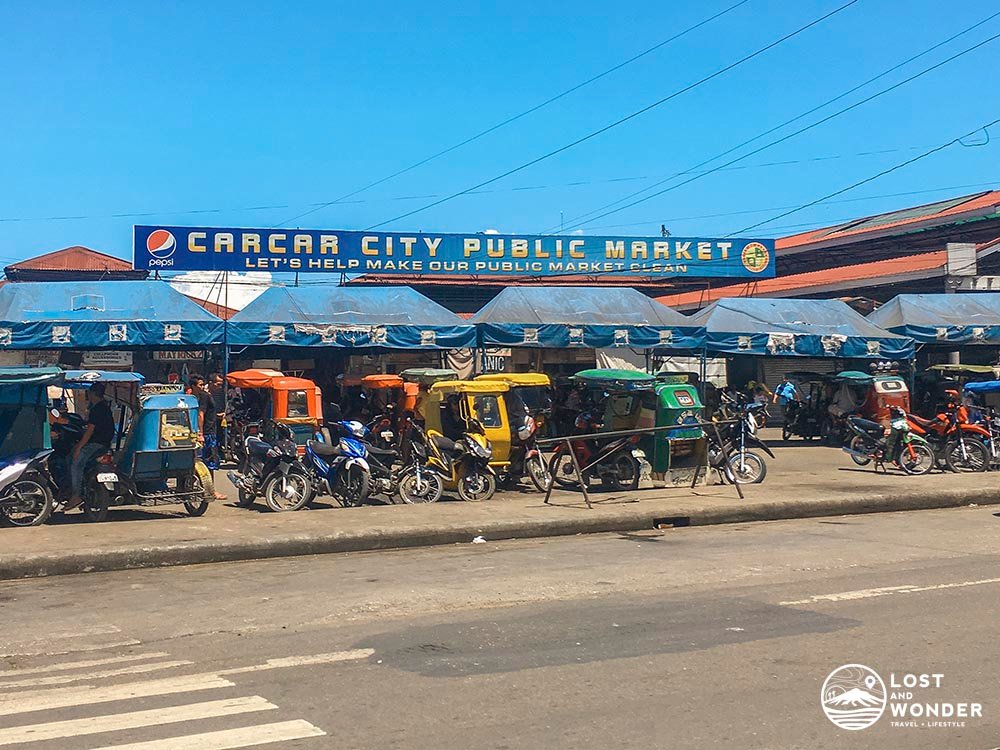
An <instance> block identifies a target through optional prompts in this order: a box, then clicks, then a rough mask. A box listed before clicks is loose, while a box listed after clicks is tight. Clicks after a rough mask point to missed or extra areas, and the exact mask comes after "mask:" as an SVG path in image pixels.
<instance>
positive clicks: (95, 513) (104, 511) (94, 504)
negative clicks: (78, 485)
mask: <svg viewBox="0 0 1000 750" xmlns="http://www.w3.org/2000/svg"><path fill="white" fill-rule="evenodd" d="M110 505H111V493H109V492H108V490H107V488H106V487H104V485H99V484H97V482H96V480H95V481H93V482H90V483H89V486H88V483H87V481H86V480H84V488H83V505H82V506H80V507H81V508H82V509H83V516H84V518H86V519H87V520H88V521H90V522H91V523H103V522H104V521H107V520H108V508H109V507H110Z"/></svg>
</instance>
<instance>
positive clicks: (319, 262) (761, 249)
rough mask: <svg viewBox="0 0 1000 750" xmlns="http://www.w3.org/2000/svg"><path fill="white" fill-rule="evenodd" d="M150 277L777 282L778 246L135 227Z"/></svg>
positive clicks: (138, 263)
mask: <svg viewBox="0 0 1000 750" xmlns="http://www.w3.org/2000/svg"><path fill="white" fill-rule="evenodd" d="M133 253H134V255H133V265H134V266H135V267H136V268H145V269H149V270H151V271H242V272H246V271H270V272H271V273H282V272H289V273H300V272H317V273H349V274H406V275H441V274H449V275H450V274H458V275H471V276H563V275H602V274H613V273H621V274H625V275H642V276H654V277H661V278H673V277H678V276H690V277H728V278H743V279H746V278H770V277H772V276H774V240H761V239H737V238H727V239H706V238H701V237H582V236H575V235H572V236H561V237H557V236H551V235H546V236H537V235H513V234H424V233H411V234H407V233H405V232H357V231H339V230H299V229H235V228H231V227H230V228H219V227H160V226H136V227H135V228H134V231H133Z"/></svg>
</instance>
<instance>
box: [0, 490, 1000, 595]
mask: <svg viewBox="0 0 1000 750" xmlns="http://www.w3.org/2000/svg"><path fill="white" fill-rule="evenodd" d="M984 495H985V493H984V492H983V491H982V490H946V491H937V492H935V493H934V494H926V495H914V494H906V495H902V494H871V495H865V496H844V497H834V498H821V499H816V500H794V501H781V502H773V503H768V502H752V503H741V502H738V501H734V502H732V503H727V504H713V505H711V506H707V507H706V506H705V505H697V506H693V505H685V504H678V505H677V506H676V507H671V510H670V515H665V514H664V510H663V509H662V507H661V508H659V509H656V510H654V509H648V510H643V509H642V508H641V507H639V508H638V509H636V504H630V505H629V506H626V507H628V508H629V510H627V511H626V510H621V509H617V508H616V509H609V508H607V507H605V508H598V509H595V510H593V511H588V510H585V509H582V508H581V509H579V510H578V512H577V513H576V514H575V515H573V516H572V517H568V518H567V517H566V516H562V517H559V518H551V519H546V518H525V519H512V520H499V521H498V520H489V521H481V522H468V523H454V522H452V523H449V524H448V525H447V526H446V527H442V526H433V525H423V526H409V527H406V526H403V527H398V526H397V527H373V528H369V529H365V530H364V531H363V532H360V533H357V532H339V533H337V532H334V533H321V532H318V533H315V534H295V535H285V536H273V537H260V538H254V539H241V540H236V541H204V542H201V541H194V542H182V543H177V544H161V545H152V546H142V545H136V546H134V547H127V548H123V547H118V548H110V549H83V550H69V551H66V552H59V553H40V554H37V555H35V554H28V555H10V556H3V555H2V554H0V580H12V579H18V578H38V577H44V576H55V575H73V574H79V573H94V572H102V571H111V570H131V569H136V568H158V567H166V566H173V565H197V564H203V563H217V562H234V561H239V560H261V559H268V558H275V557H296V556H300V555H320V554H330V553H337V552H362V551H371V550H382V549H400V548H408V547H431V546H436V545H445V544H458V543H467V542H470V541H471V540H472V539H473V538H474V537H476V536H483V537H485V538H486V539H488V540H489V541H499V540H503V539H528V538H538V537H555V536H571V535H576V534H596V533H602V532H628V531H642V530H647V529H652V528H656V527H660V528H663V527H671V526H709V525H714V524H730V523H747V522H752V521H778V520H788V519H795V518H815V517H822V516H844V515H857V514H862V513H889V512H898V511H906V510H929V509H933V508H953V507H960V506H965V505H973V504H978V505H993V504H997V503H1000V497H993V496H986V497H988V498H989V499H984ZM641 503H642V501H641V500H640V501H639V502H638V505H640V506H641Z"/></svg>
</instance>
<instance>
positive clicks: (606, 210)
mask: <svg viewBox="0 0 1000 750" xmlns="http://www.w3.org/2000/svg"><path fill="white" fill-rule="evenodd" d="M997 16H1000V12H997V13H994V14H993V15H991V16H989V17H988V18H984V19H983V20H981V21H977V22H976V23H975V24H973V25H972V26H969V27H968V28H966V29H963V30H962V31H960V32H958V33H957V34H954V35H953V36H951V37H949V38H948V39H945V40H944V41H942V42H938V43H937V44H935V45H933V46H931V47H928V48H927V49H925V50H923V51H922V52H919V53H917V54H916V55H913V56H912V57H909V58H907V59H906V60H903V61H902V62H900V63H898V64H896V65H893V66H892V67H891V68H888V69H886V70H884V71H882V72H881V73H879V74H878V75H875V76H873V77H871V78H869V79H868V80H866V81H864V82H862V83H859V84H858V85H857V86H854V87H852V88H850V89H848V90H847V91H844V92H843V93H840V94H838V95H837V96H835V97H833V98H831V99H827V100H826V101H824V102H823V103H822V104H819V105H818V106H815V107H813V108H812V109H808V110H806V111H805V112H802V113H800V114H798V115H796V116H795V117H792V118H790V119H788V120H785V121H784V122H782V123H781V124H779V125H776V126H774V127H773V128H769V129H768V130H765V131H764V132H762V133H758V134H757V135H755V136H753V137H752V138H749V139H747V140H745V141H743V142H742V143H738V144H737V145H735V146H733V147H732V148H728V149H726V150H725V151H722V152H721V153H718V154H715V155H714V156H712V157H710V158H708V159H705V160H704V161H701V162H699V163H698V164H695V165H694V166H693V167H689V168H688V169H685V170H684V171H682V172H677V173H675V174H673V175H671V176H670V177H667V178H666V179H663V180H661V181H660V182H658V183H654V184H653V185H648V186H646V187H645V188H642V189H641V190H637V191H635V192H633V193H630V194H629V195H626V196H624V197H622V198H619V199H617V200H614V201H612V202H611V203H607V204H605V205H604V206H601V207H600V208H596V209H593V210H591V211H588V212H586V213H584V214H581V215H579V216H577V217H575V218H573V219H570V221H569V224H568V226H566V225H562V226H560V227H559V229H560V231H564V230H565V229H574V228H576V227H579V226H582V225H584V224H589V223H591V222H592V221H597V220H598V219H603V218H604V217H605V216H610V215H611V214H614V213H618V212H619V211H624V210H625V209H628V208H631V207H632V206H636V205H638V204H640V203H644V202H645V201H647V200H650V199H652V198H655V197H657V196H660V195H663V194H664V193H667V192H670V191H671V190H676V189H677V188H679V187H683V186H684V185H689V184H690V183H692V182H694V181H695V180H698V179H701V178H702V177H706V176H707V175H710V174H714V173H715V172H719V171H722V170H723V169H726V168H728V167H730V166H732V165H733V164H736V163H738V162H740V161H743V160H744V159H747V158H749V157H751V156H753V155H755V154H759V153H760V152H761V151H764V150H766V149H769V148H771V147H772V146H776V145H778V144H779V143H783V142H785V141H787V140H789V139H791V138H794V137H795V136H797V135H800V134H801V133H804V132H806V131H807V130H811V129H812V128H815V127H817V126H819V125H822V124H824V123H826V122H829V121H830V120H832V119H834V118H835V117H839V116H840V115H842V114H845V113H846V112H849V111H851V110H852V109H856V108H857V107H860V106H861V105H863V104H867V103H868V102H870V101H872V100H873V99H876V98H878V97H880V96H883V95H884V94H887V93H889V92H890V91H893V90H895V89H897V88H899V87H901V86H904V85H906V84H907V83H910V82H911V81H913V80H916V79H917V78H920V77H921V76H923V75H925V74H927V73H930V72H931V71H933V70H936V69H937V68H940V67H942V66H943V65H946V64H948V63H950V62H951V61H953V60H955V59H957V58H959V57H962V56H963V55H966V54H968V53H969V52H972V51H973V50H975V49H978V48H979V47H982V46H983V45H985V44H988V43H990V42H992V41H994V40H995V39H996V38H997V36H993V37H990V38H989V39H987V40H985V41H982V42H980V43H979V44H976V45H974V46H972V47H969V48H967V49H964V50H962V51H961V52H959V53H957V54H955V55H953V56H951V57H949V58H947V59H946V60H942V61H941V62H939V63H936V64H935V65H932V66H930V67H928V68H925V69H924V70H922V71H920V72H918V73H916V74H915V75H912V76H910V77H909V78H906V79H904V80H902V81H900V82H898V83H896V84H894V85H892V86H890V87H888V88H886V89H883V90H882V91H879V92H877V93H875V94H873V95H871V96H869V97H867V98H865V99H862V100H861V101H859V102H856V103H854V104H852V105H850V106H848V107H845V108H844V109H841V110H839V111H837V112H834V113H833V114H831V115H827V116H826V117H823V118H821V119H820V120H817V121H816V122H814V123H812V124H811V125H807V126H806V127H804V128H800V129H799V130H796V131H794V132H792V133H789V134H788V135H785V136H782V137H781V138H778V139H776V140H774V141H771V142H770V143H767V144H765V145H763V146H760V147H758V148H756V149H754V150H753V151H749V152H747V153H746V154H744V155H743V156H739V157H737V158H735V159H731V160H730V161H727V162H726V163H724V164H721V165H719V166H717V167H713V168H712V169H709V170H707V171H704V172H696V170H698V169H700V168H701V167H704V166H706V165H708V164H711V163H712V162H714V161H716V160H717V159H721V158H722V157H724V156H728V155H729V154H731V153H733V152H734V151H737V150H739V149H741V148H743V147H744V146H747V145H749V144H751V143H753V142H754V141H757V140H759V139H761V138H763V137H764V136H766V135H770V134H771V133H774V132H775V131H777V130H780V129H781V128H784V127H786V126H788V125H791V124H792V123H793V122H796V121H798V120H801V119H802V118H803V117H806V116H808V115H810V114H812V113H814V112H816V111H818V110H820V109H823V108H824V107H827V106H829V105H830V104H833V103H834V102H836V101H839V100H841V99H843V98H844V97H846V96H849V95H850V94H853V93H854V92H856V91H858V90H859V89H862V88H864V87H865V86H867V85H869V84H871V83H873V82H875V81H877V80H878V79H880V78H884V77H885V76H887V75H889V74H890V73H892V72H893V71H896V70H898V69H899V68H901V67H903V66H905V65H908V64H909V63H911V62H913V61H914V60H916V59H918V58H920V57H923V56H924V55H926V54H928V53H930V52H933V51H934V50H935V49H938V48H939V47H941V46H943V45H945V44H948V43H950V42H952V41H954V40H955V39H957V38H958V37H960V36H963V35H965V34H968V33H969V32H970V31H973V30H974V29H977V28H979V27H980V26H982V25H983V24H985V23H988V22H989V21H991V20H993V19H994V18H996V17H997ZM692 172H696V174H695V175H694V176H693V177H691V178H690V179H688V180H684V181H683V182H680V183H677V184H676V185H672V186H670V187H668V188H666V189H664V190H660V191H659V192H656V193H653V194H651V195H647V196H645V197H643V198H638V199H637V200H634V201H632V202H630V203H627V204H626V205H619V204H622V203H625V202H626V201H628V200H629V199H631V198H636V197H637V196H640V195H642V193H645V192H648V191H649V190H653V189H655V188H656V187H658V186H660V185H663V184H666V183H667V182H670V181H671V180H673V179H676V178H677V177H681V176H683V175H685V174H691V173H692ZM615 206H617V208H614V207H615ZM602 212H603V213H602ZM555 229H556V228H555V227H552V228H550V229H548V230H546V233H549V232H553V231H555Z"/></svg>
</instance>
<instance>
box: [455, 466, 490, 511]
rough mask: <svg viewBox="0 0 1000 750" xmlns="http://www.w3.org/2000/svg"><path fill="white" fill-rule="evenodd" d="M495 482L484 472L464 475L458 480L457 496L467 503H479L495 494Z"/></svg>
mask: <svg viewBox="0 0 1000 750" xmlns="http://www.w3.org/2000/svg"><path fill="white" fill-rule="evenodd" d="M496 491H497V480H496V478H495V477H494V476H493V475H492V474H490V473H488V472H485V471H473V472H472V473H470V474H464V475H463V476H462V477H460V478H459V480H458V496H459V497H460V498H462V499H463V500H465V502H467V503H481V502H484V501H486V500H489V499H490V498H492V497H493V495H495V494H496Z"/></svg>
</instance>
